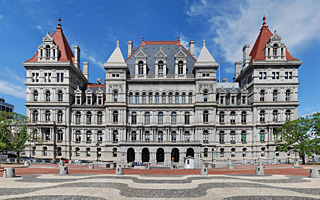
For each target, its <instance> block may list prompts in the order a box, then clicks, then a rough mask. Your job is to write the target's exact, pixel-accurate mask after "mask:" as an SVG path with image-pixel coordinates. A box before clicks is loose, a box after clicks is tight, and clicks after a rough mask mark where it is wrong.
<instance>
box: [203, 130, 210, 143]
mask: <svg viewBox="0 0 320 200" xmlns="http://www.w3.org/2000/svg"><path fill="white" fill-rule="evenodd" d="M208 141H209V133H208V131H207V130H205V131H203V143H208Z"/></svg>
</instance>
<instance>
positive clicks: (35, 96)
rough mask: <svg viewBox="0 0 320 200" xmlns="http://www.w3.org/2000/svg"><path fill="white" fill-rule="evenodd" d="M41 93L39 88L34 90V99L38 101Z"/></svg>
mask: <svg viewBox="0 0 320 200" xmlns="http://www.w3.org/2000/svg"><path fill="white" fill-rule="evenodd" d="M38 97H39V93H38V91H37V90H35V91H34V92H33V101H38Z"/></svg>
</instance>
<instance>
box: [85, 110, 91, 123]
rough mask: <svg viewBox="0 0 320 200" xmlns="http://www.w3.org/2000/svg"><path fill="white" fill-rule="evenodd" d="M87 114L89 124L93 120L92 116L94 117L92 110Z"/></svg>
mask: <svg viewBox="0 0 320 200" xmlns="http://www.w3.org/2000/svg"><path fill="white" fill-rule="evenodd" d="M86 116H87V117H86V122H87V124H90V123H91V121H92V120H91V118H92V114H91V112H90V111H88V112H87V115H86Z"/></svg>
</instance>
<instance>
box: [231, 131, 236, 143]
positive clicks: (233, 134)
mask: <svg viewBox="0 0 320 200" xmlns="http://www.w3.org/2000/svg"><path fill="white" fill-rule="evenodd" d="M230 143H231V144H235V143H236V132H235V131H231V132H230Z"/></svg>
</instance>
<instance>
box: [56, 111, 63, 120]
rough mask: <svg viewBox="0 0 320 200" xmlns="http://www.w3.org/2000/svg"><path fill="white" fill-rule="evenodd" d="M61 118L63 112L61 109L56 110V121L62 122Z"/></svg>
mask: <svg viewBox="0 0 320 200" xmlns="http://www.w3.org/2000/svg"><path fill="white" fill-rule="evenodd" d="M62 120H63V112H62V111H61V110H59V111H58V120H57V121H58V122H62Z"/></svg>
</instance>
